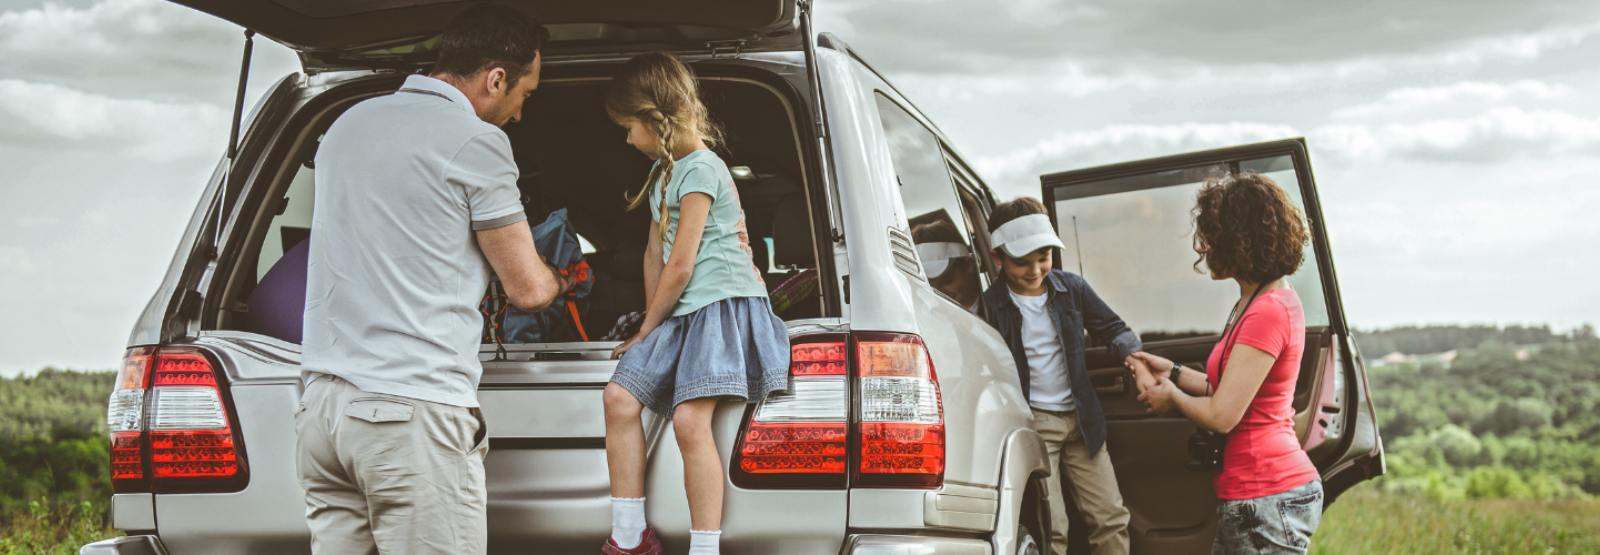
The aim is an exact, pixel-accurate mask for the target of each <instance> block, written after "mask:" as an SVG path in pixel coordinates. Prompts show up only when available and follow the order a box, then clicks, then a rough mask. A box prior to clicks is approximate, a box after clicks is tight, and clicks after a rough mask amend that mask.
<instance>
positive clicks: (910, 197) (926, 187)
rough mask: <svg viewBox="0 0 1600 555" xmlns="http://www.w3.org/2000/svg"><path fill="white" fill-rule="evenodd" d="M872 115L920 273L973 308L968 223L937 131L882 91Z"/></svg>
mask: <svg viewBox="0 0 1600 555" xmlns="http://www.w3.org/2000/svg"><path fill="white" fill-rule="evenodd" d="M876 98H877V104H878V116H879V118H880V122H881V123H882V125H883V134H884V136H885V137H886V138H887V139H888V143H889V157H890V159H891V160H892V162H893V164H894V171H895V176H896V178H898V180H899V182H900V202H901V203H902V204H903V208H904V209H905V214H906V220H907V222H908V223H909V224H910V225H911V240H912V242H913V243H916V247H917V258H918V259H920V260H921V261H922V269H923V274H924V276H926V277H927V279H928V283H929V284H931V285H933V287H934V288H935V289H937V290H938V291H939V292H940V293H941V294H943V295H944V296H945V297H948V298H949V299H950V300H952V301H954V302H955V303H956V304H958V305H960V306H961V307H962V308H965V309H967V310H969V311H976V307H977V304H978V297H979V296H980V294H981V293H982V289H981V287H982V286H981V284H980V282H979V279H978V265H977V264H978V262H977V257H976V256H974V255H973V251H972V243H971V241H969V240H968V237H970V231H971V228H970V227H968V225H967V217H966V214H965V211H964V210H963V207H962V205H961V201H960V199H959V198H958V196H957V195H956V188H955V182H954V181H952V180H951V176H950V171H949V168H948V167H947V166H946V165H945V159H944V150H943V147H941V146H940V144H939V137H938V135H935V134H934V133H933V132H932V131H929V130H928V128H927V127H925V126H923V125H922V123H921V122H919V121H917V119H916V117H914V116H912V115H911V114H910V113H909V112H907V111H906V110H905V109H904V108H902V107H900V105H899V104H896V103H895V102H894V101H893V100H890V99H889V98H888V97H887V96H884V95H883V94H882V93H879V94H878V95H877V96H876Z"/></svg>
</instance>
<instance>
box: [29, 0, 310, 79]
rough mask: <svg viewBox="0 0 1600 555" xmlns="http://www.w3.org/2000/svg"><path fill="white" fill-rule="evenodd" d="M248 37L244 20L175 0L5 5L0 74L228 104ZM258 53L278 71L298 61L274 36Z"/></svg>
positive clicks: (259, 46) (263, 62) (262, 62)
mask: <svg viewBox="0 0 1600 555" xmlns="http://www.w3.org/2000/svg"><path fill="white" fill-rule="evenodd" d="M243 42H244V36H243V31H242V30H241V29H240V28H239V27H238V26H235V25H233V24H231V23H228V22H225V21H222V20H220V19H217V18H215V17H212V16H210V15H207V14H204V13H200V12H198V11H194V10H191V9H189V8H185V7H183V6H179V5H177V4H173V3H170V2H163V1H159V0H106V1H104V2H99V3H95V4H93V5H88V6H82V7H73V6H68V5H62V4H57V3H55V2H47V3H44V4H43V5H40V6H36V7H32V8H28V9H21V10H18V11H6V12H0V59H4V60H6V62H5V63H4V64H0V79H20V80H25V81H30V82H36V83H52V84H58V85H63V86H67V87H71V88H74V89H78V90H83V91H90V92H96V93H101V94H106V95H110V96H117V97H139V98H152V99H157V100H169V101H176V100H189V101H195V100H198V101H207V102H211V103H215V104H227V103H229V102H230V101H231V100H232V99H233V95H232V91H233V89H234V86H235V85H236V83H237V79H238V71H239V65H238V64H239V53H240V51H241V49H242V47H243ZM256 56H257V59H258V64H260V65H263V66H264V67H270V68H271V69H272V70H273V71H274V72H276V73H283V72H286V71H292V70H294V69H295V67H296V64H294V61H293V56H292V55H291V54H290V53H289V51H288V50H287V49H285V48H282V47H278V46H272V45H271V44H270V43H268V42H267V41H257V48H256Z"/></svg>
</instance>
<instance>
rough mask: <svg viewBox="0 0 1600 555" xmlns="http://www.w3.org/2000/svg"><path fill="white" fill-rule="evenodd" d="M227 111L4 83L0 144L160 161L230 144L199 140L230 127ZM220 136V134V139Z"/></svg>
mask: <svg viewBox="0 0 1600 555" xmlns="http://www.w3.org/2000/svg"><path fill="white" fill-rule="evenodd" d="M227 117H228V113H227V112H224V111H223V110H222V109H221V108H219V107H216V106H213V105H210V104H194V103H171V102H157V101H152V100H137V99H124V98H111V97H106V96H102V95H97V94H91V93H86V92H82V91H78V90H74V89H70V88H67V87H63V86H60V85H49V84H41V83H30V82H27V81H19V80H15V79H0V119H3V120H5V121H7V122H8V125H5V126H3V127H0V143H3V144H7V145H10V146H13V147H16V148H20V149H37V148H50V149H78V150H84V151H90V152H100V153H102V154H104V153H106V151H107V150H110V149H126V150H127V154H130V155H133V156H135V157H149V158H154V159H157V160H171V159H176V158H185V157H189V156H194V155H197V154H211V153H214V151H215V149H216V145H217V144H219V143H226V142H227V141H225V140H222V141H211V142H200V141H195V140H194V138H195V137H197V136H206V134H205V133H204V132H206V131H211V130H219V129H226V125H227ZM218 137H219V138H220V137H221V135H218Z"/></svg>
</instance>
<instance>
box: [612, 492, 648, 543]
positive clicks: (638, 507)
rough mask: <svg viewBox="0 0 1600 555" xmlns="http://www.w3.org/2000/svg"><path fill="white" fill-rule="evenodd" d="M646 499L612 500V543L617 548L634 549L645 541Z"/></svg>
mask: <svg viewBox="0 0 1600 555" xmlns="http://www.w3.org/2000/svg"><path fill="white" fill-rule="evenodd" d="M644 526H645V524H644V498H643V497H613V498H611V541H612V543H615V544H617V547H620V548H623V549H633V548H635V547H639V542H640V541H643V539H644V537H643V536H644Z"/></svg>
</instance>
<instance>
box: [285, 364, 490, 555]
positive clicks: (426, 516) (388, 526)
mask: <svg viewBox="0 0 1600 555" xmlns="http://www.w3.org/2000/svg"><path fill="white" fill-rule="evenodd" d="M484 431H485V429H484V425H483V418H482V416H481V413H479V412H478V411H477V410H476V409H468V408H465V407H457V406H451V405H444V404H439V403H432V402H428V401H420V400H417V399H410V398H406V397H398V396H394V395H383V394H377V393H367V392H364V391H361V390H360V389H357V388H356V387H355V386H354V385H351V384H350V382H347V381H344V380H342V379H339V378H337V377H334V376H330V375H326V374H320V375H317V378H316V380H315V381H313V382H312V383H311V385H309V386H307V387H306V390H305V393H304V394H303V395H301V397H300V407H299V410H298V411H297V412H296V413H295V432H296V433H297V434H298V435H299V442H298V453H297V454H296V466H297V467H298V469H299V472H300V485H301V487H303V488H305V494H306V524H308V525H309V526H310V527H311V551H312V552H313V553H318V554H345V553H357V554H360V553H384V554H391V553H483V552H485V550H486V548H487V545H486V544H487V540H488V535H489V527H488V519H487V517H486V510H485V507H486V505H487V495H486V493H485V491H484V485H483V458H484V456H485V455H486V454H487V453H488V449H489V447H488V442H487V441H486V440H485V438H486V436H487V434H485V433H484Z"/></svg>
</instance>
